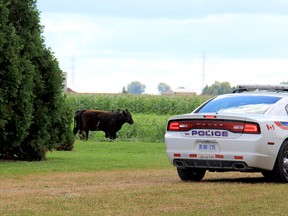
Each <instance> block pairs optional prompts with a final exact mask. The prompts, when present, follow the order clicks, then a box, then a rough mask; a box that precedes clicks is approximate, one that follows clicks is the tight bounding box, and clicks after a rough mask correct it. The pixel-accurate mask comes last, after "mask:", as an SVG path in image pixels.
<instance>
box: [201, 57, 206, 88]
mask: <svg viewBox="0 0 288 216" xmlns="http://www.w3.org/2000/svg"><path fill="white" fill-rule="evenodd" d="M205 73H206V55H205V52H203V54H202V86H201V87H202V91H203V89H204V88H205V83H206V80H205V76H206V75H205Z"/></svg>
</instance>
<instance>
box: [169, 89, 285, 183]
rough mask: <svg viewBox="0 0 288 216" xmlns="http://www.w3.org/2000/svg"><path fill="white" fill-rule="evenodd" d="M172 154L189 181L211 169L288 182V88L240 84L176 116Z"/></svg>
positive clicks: (171, 127)
mask: <svg viewBox="0 0 288 216" xmlns="http://www.w3.org/2000/svg"><path fill="white" fill-rule="evenodd" d="M165 144H166V153H167V156H168V158H169V160H170V162H171V163H172V164H173V165H174V166H176V168H177V172H178V175H179V177H180V179H181V180H183V181H201V180H202V179H203V177H204V175H205V173H206V171H212V172H214V171H220V172H223V171H240V172H261V173H262V174H263V176H264V177H266V178H269V179H270V180H273V181H275V182H282V183H286V182H288V86H286V85H276V86H272V85H239V86H238V88H237V89H236V90H235V91H234V92H233V93H231V94H224V95H220V96H217V97H214V98H212V99H210V100H208V101H207V102H205V103H204V104H202V105H201V106H200V107H198V108H197V109H195V110H194V111H193V112H192V113H189V114H183V115H178V116H174V117H172V118H170V119H169V120H168V123H167V128H166V133H165Z"/></svg>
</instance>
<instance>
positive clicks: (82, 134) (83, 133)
mask: <svg viewBox="0 0 288 216" xmlns="http://www.w3.org/2000/svg"><path fill="white" fill-rule="evenodd" d="M79 137H80V140H84V139H85V131H83V130H80V131H79Z"/></svg>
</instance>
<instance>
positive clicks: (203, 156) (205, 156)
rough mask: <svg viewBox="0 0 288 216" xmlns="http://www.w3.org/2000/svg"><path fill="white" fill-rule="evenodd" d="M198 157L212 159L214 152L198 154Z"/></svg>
mask: <svg viewBox="0 0 288 216" xmlns="http://www.w3.org/2000/svg"><path fill="white" fill-rule="evenodd" d="M198 158H199V159H214V158H215V155H214V154H198Z"/></svg>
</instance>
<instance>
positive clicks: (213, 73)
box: [37, 0, 288, 94]
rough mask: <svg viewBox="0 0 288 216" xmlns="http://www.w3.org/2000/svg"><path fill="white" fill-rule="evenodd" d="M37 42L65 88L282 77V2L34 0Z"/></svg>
mask: <svg viewBox="0 0 288 216" xmlns="http://www.w3.org/2000/svg"><path fill="white" fill-rule="evenodd" d="M37 6H38V10H39V11H40V20H41V24H42V25H43V27H44V29H43V36H44V38H45V44H46V46H47V47H49V48H51V50H52V51H53V53H54V55H55V57H56V58H57V60H58V61H59V65H60V68H61V69H62V70H63V71H65V72H67V74H68V77H67V82H68V87H70V88H72V89H73V90H75V91H77V92H97V93H119V92H121V91H122V89H123V87H125V88H126V89H127V86H128V85H129V84H130V83H131V82H134V81H138V82H140V83H141V84H143V85H145V86H146V88H145V93H146V94H159V92H158V89H157V87H158V85H159V83H166V84H167V85H169V86H170V87H171V88H172V89H177V88H179V87H184V88H186V89H187V90H192V91H195V92H197V93H198V94H200V93H201V91H202V89H203V87H204V86H206V85H209V86H210V85H212V84H213V83H214V82H216V81H217V82H229V83H230V85H231V86H236V85H238V84H269V85H276V84H280V83H281V82H288V28H287V26H288V1H287V0H273V1H272V0H241V1H240V0H238V1H236V0H234V1H231V0H60V1H59V0H49V1H47V0H38V2H37Z"/></svg>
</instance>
